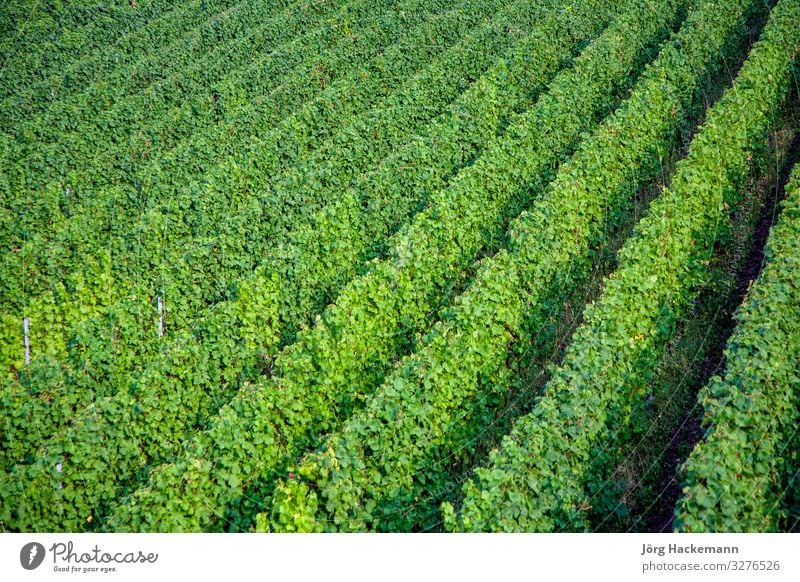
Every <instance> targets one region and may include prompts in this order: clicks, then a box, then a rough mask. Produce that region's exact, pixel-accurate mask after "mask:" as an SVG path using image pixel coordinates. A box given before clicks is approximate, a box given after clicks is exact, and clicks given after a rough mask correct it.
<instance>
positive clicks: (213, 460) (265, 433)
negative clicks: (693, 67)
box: [111, 30, 663, 530]
mask: <svg viewBox="0 0 800 582" xmlns="http://www.w3.org/2000/svg"><path fill="white" fill-rule="evenodd" d="M662 32H663V30H662ZM591 47H592V48H590V49H587V52H585V53H584V54H583V55H582V56H581V57H580V58H579V59H578V60H577V63H576V66H575V68H573V69H569V70H566V71H564V72H563V73H562V74H561V75H559V77H557V79H556V80H554V82H553V83H552V84H551V86H550V89H549V90H548V91H547V92H546V93H545V94H544V95H543V96H542V97H540V99H539V101H538V102H537V104H536V105H535V106H534V108H533V109H531V110H530V111H528V112H526V113H525V114H523V115H521V116H518V117H516V118H514V119H512V120H511V122H510V126H509V128H508V130H507V131H506V132H505V133H504V134H503V135H502V136H501V137H500V138H499V139H497V140H493V141H492V143H491V144H490V145H488V146H487V147H486V148H485V150H484V155H482V156H481V157H480V158H479V159H477V160H476V161H475V163H473V164H472V165H470V166H468V167H467V168H466V169H465V170H463V171H462V172H460V173H459V174H458V175H457V176H456V177H455V178H454V179H453V180H452V181H451V182H450V185H449V187H448V188H446V189H444V190H442V191H439V192H436V193H435V194H434V195H433V196H432V197H431V202H430V205H429V207H428V208H427V209H426V210H424V211H422V212H421V213H419V214H417V215H416V217H415V218H414V220H413V221H412V222H411V223H410V224H408V225H407V226H406V227H404V228H403V229H402V230H401V231H400V233H398V235H397V236H396V237H394V239H393V250H392V253H391V254H390V256H389V257H388V258H387V259H386V260H383V261H380V262H378V263H375V264H373V265H371V270H370V271H369V273H368V274H366V275H365V276H363V277H358V278H356V279H354V280H353V281H352V282H351V283H350V284H349V285H348V286H347V287H346V288H345V290H344V291H343V292H342V294H341V295H340V296H339V298H338V300H337V301H336V303H335V304H334V305H333V306H332V307H330V308H329V309H327V310H325V312H323V314H322V315H321V316H320V317H319V318H318V320H317V323H316V325H315V326H314V327H313V328H312V329H310V330H306V331H302V332H301V333H300V334H299V336H298V341H297V343H295V344H293V345H292V346H290V347H289V348H287V349H286V350H285V351H284V352H283V353H282V354H280V355H279V356H278V358H277V359H276V360H275V362H274V367H273V370H272V378H271V379H261V380H260V381H259V382H257V383H256V384H254V385H253V386H245V387H244V389H243V390H242V391H241V392H240V394H239V395H237V397H236V398H235V399H234V400H233V401H232V403H231V404H230V405H228V406H226V407H225V408H224V409H223V410H222V411H221V414H220V416H219V417H218V418H216V419H213V421H212V422H213V424H212V427H211V429H210V430H209V431H208V432H206V433H204V434H200V435H198V436H197V437H196V439H195V441H194V443H193V444H191V445H189V450H188V454H184V455H183V456H182V458H181V459H180V460H179V461H178V462H177V463H174V464H172V465H167V466H165V467H162V468H160V469H159V470H157V471H156V472H154V473H153V478H152V479H151V483H150V486H148V487H146V488H144V489H142V490H140V491H138V492H137V494H136V495H135V496H134V497H133V498H132V500H131V502H130V503H129V504H126V505H123V506H121V507H120V508H119V509H118V511H117V512H116V514H115V515H114V516H113V517H112V518H111V521H112V522H113V523H114V527H115V528H117V527H120V528H125V529H127V528H131V529H134V530H136V529H142V528H144V529H156V528H165V529H171V528H177V529H196V528H216V529H221V528H225V527H234V528H236V527H247V526H248V525H249V524H251V523H252V520H253V517H254V512H255V511H257V510H258V509H259V507H260V501H259V499H258V498H256V499H252V498H249V494H250V491H251V490H252V488H257V485H258V481H260V480H262V479H266V480H269V479H270V477H271V473H272V471H274V470H276V469H280V468H281V467H282V466H283V465H285V463H286V462H287V460H288V459H289V458H290V457H291V456H294V455H296V454H298V453H299V452H301V451H302V450H303V449H304V448H305V447H307V446H308V445H310V444H311V442H313V440H314V439H316V438H317V436H318V435H320V434H321V433H324V432H325V431H327V430H330V429H332V428H334V427H336V426H337V424H338V422H339V421H340V420H343V419H344V418H346V417H347V416H348V415H349V414H350V412H352V411H353V410H355V409H358V408H359V407H360V406H361V405H362V403H363V400H364V399H365V398H366V397H367V396H368V394H369V393H370V392H371V391H372V389H373V388H374V387H375V385H376V384H378V383H379V382H380V380H381V379H382V376H383V375H384V374H385V373H386V371H387V370H388V369H389V368H390V366H391V365H392V362H394V361H395V360H396V359H397V358H398V357H399V356H401V355H402V354H403V353H404V352H406V351H408V348H409V343H410V342H411V341H413V339H414V336H415V335H416V334H417V333H419V332H422V331H424V330H425V328H426V326H427V325H429V324H430V313H431V312H432V311H433V312H435V310H436V309H437V307H438V305H439V303H440V302H441V301H442V300H446V295H447V294H448V289H450V288H451V286H453V285H458V284H459V282H458V279H459V278H462V277H466V276H468V272H469V270H470V264H471V262H472V260H473V258H474V256H475V254H476V253H477V252H479V251H480V250H481V248H487V247H488V248H491V247H492V246H495V245H498V244H501V243H502V238H503V237H502V233H503V231H504V226H503V222H504V220H505V219H507V218H510V217H511V216H513V214H515V213H516V212H517V211H518V209H519V208H520V207H522V206H525V205H526V204H527V200H528V199H530V198H531V197H533V196H535V195H536V193H537V191H538V188H537V186H536V185H537V184H541V183H543V182H546V181H547V178H548V177H549V175H550V174H551V173H552V172H553V171H554V168H555V167H557V165H558V163H559V161H560V159H562V158H563V157H566V156H567V155H568V154H569V153H570V151H571V150H572V148H573V147H574V146H575V145H576V142H577V140H578V139H579V137H580V135H581V132H582V131H584V130H585V129H586V128H587V127H590V126H591V124H592V123H594V122H595V120H596V119H597V118H598V117H600V116H602V115H603V114H604V113H605V112H606V111H607V109H608V108H609V107H611V106H613V104H614V103H615V102H616V100H617V99H619V97H620V96H619V93H623V92H624V89H625V87H626V84H629V83H632V80H631V79H630V78H629V77H630V76H631V75H632V74H633V77H634V78H635V72H636V71H637V69H639V68H640V67H642V66H643V65H644V62H645V61H646V60H648V58H649V54H648V51H647V50H645V49H644V48H643V47H640V46H622V45H620V44H618V43H612V46H609V45H608V44H607V42H604V43H600V44H597V45H591ZM520 152H525V155H520ZM528 187H530V189H528ZM184 477H185V479H184ZM256 495H260V494H258V493H256Z"/></svg>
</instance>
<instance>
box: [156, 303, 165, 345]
mask: <svg viewBox="0 0 800 582" xmlns="http://www.w3.org/2000/svg"><path fill="white" fill-rule="evenodd" d="M157 301H158V337H161V336H163V335H164V303H163V302H162V301H161V295H159V296H158V298H157Z"/></svg>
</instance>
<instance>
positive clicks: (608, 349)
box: [445, 0, 800, 531]
mask: <svg viewBox="0 0 800 582" xmlns="http://www.w3.org/2000/svg"><path fill="white" fill-rule="evenodd" d="M724 12H725V11H724V10H723V7H722V6H720V7H719V17H720V18H722V17H723V16H722V15H723V14H724ZM798 23H800V2H797V1H796V0H783V1H781V2H779V3H778V5H777V6H776V7H775V8H774V9H773V11H772V13H771V14H770V19H769V21H768V23H767V25H766V28H765V30H764V33H763V35H762V40H760V41H759V42H758V43H757V44H756V45H755V47H754V48H753V50H752V51H751V53H750V55H749V56H748V59H747V61H746V62H745V64H744V66H743V67H742V69H741V71H740V73H739V75H738V76H737V79H736V81H735V84H734V87H733V88H732V89H731V90H729V91H727V92H726V94H725V95H724V96H723V98H722V99H721V100H720V102H719V103H718V104H717V105H715V106H714V107H713V108H712V109H711V110H710V111H709V112H708V117H707V120H706V122H705V123H704V125H703V127H702V128H701V130H700V131H699V133H698V135H697V136H696V137H695V139H694V140H693V142H692V145H691V148H690V151H689V154H688V157H687V158H686V159H685V160H682V161H681V162H680V163H679V164H678V168H677V171H676V175H675V177H674V179H673V181H672V184H671V186H670V187H669V188H668V189H667V190H666V191H665V192H664V193H663V195H662V196H661V197H660V198H659V199H658V200H657V201H655V202H654V203H653V205H652V207H651V209H650V211H649V213H648V216H647V217H645V218H644V219H643V220H642V221H641V222H640V223H639V225H637V228H636V234H635V235H634V236H633V237H632V239H631V240H630V241H628V243H626V245H625V246H624V247H623V249H622V250H621V251H620V253H619V254H620V261H621V265H620V267H619V269H618V270H617V271H616V272H615V273H614V274H613V275H612V276H610V277H609V278H608V280H607V281H606V283H605V288H604V293H603V296H602V298H601V299H600V300H599V301H598V302H597V303H595V304H594V305H590V306H587V308H586V312H585V313H584V318H585V320H586V323H585V324H584V325H582V326H581V328H579V330H578V331H577V332H576V333H575V335H574V336H573V338H572V341H571V344H570V346H569V348H568V351H567V355H566V357H565V360H564V363H563V365H562V366H561V367H559V368H558V369H557V370H555V371H554V372H553V378H552V379H551V381H550V382H549V384H548V387H547V389H546V392H545V395H544V396H543V397H542V398H541V399H540V400H539V401H538V402H537V404H536V407H535V409H534V410H533V412H532V413H531V414H530V415H528V416H526V417H524V418H522V419H521V420H520V421H518V422H517V423H516V425H515V426H514V429H513V431H512V432H511V434H510V435H509V436H507V437H506V438H505V439H504V441H503V446H502V448H501V449H499V450H497V451H495V452H494V453H493V454H492V455H491V459H490V462H489V464H488V466H486V467H485V468H480V469H477V470H476V472H475V476H474V477H473V478H472V479H471V480H470V481H469V482H468V483H467V484H466V485H465V487H464V493H465V499H464V501H463V505H462V507H461V510H460V512H459V514H458V515H456V514H454V513H453V508H452V507H451V506H445V517H446V520H447V523H448V526H449V527H451V528H455V529H463V530H506V531H507V530H514V531H519V530H536V531H545V530H561V529H584V528H586V527H587V526H588V523H587V511H588V510H589V509H590V507H591V496H590V492H591V491H593V490H594V491H597V490H598V489H602V487H603V483H604V482H605V481H606V479H607V472H608V469H609V467H608V466H607V465H608V463H607V461H608V460H609V459H608V458H609V451H610V450H611V448H612V447H611V445H612V444H613V443H614V441H615V440H618V439H624V438H625V430H624V427H625V425H626V422H627V418H628V415H629V413H630V410H631V407H632V405H633V403H634V402H636V401H637V400H638V399H641V398H643V397H646V386H647V383H646V380H647V377H648V375H649V374H650V373H651V372H652V370H653V368H654V366H655V364H656V363H657V362H658V360H659V357H660V355H661V353H662V351H663V346H664V343H665V341H666V340H667V339H668V338H669V337H670V335H671V334H672V332H673V330H674V325H675V321H676V320H677V319H678V318H680V317H681V316H683V315H685V314H686V313H687V312H688V310H689V308H690V305H691V300H692V298H693V296H694V293H695V290H696V289H697V287H698V286H699V285H700V284H701V283H702V281H703V280H704V279H705V278H706V277H707V271H706V269H705V263H706V262H707V259H708V257H709V255H710V253H711V252H712V250H713V244H714V240H715V239H716V237H717V236H718V235H719V232H720V229H724V225H725V223H726V221H727V217H726V214H725V210H726V208H727V207H728V205H731V204H734V203H735V201H736V199H737V196H738V195H739V191H740V187H741V186H742V183H743V181H744V179H745V178H746V176H747V173H748V171H749V170H750V165H751V164H750V162H751V161H752V159H753V153H754V147H755V146H756V144H758V142H759V141H760V140H761V139H763V136H765V134H766V133H767V131H768V130H769V128H770V125H771V123H772V120H773V115H774V113H775V111H776V109H777V108H778V107H779V105H780V104H781V103H782V102H783V100H784V99H785V97H786V95H787V92H788V89H789V86H790V83H791V80H792V65H793V55H794V54H796V51H797V50H798V48H800V26H798Z"/></svg>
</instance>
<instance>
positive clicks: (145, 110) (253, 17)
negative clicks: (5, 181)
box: [4, 3, 424, 200]
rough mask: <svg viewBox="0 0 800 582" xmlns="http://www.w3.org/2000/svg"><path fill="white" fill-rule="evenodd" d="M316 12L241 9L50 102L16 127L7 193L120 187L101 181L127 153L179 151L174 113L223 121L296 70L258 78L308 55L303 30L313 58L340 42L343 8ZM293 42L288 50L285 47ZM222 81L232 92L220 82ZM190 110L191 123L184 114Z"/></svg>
mask: <svg viewBox="0 0 800 582" xmlns="http://www.w3.org/2000/svg"><path fill="white" fill-rule="evenodd" d="M319 6H320V10H318V11H316V12H314V13H308V14H307V13H300V14H298V13H297V12H295V11H293V10H290V9H286V10H283V11H280V12H278V13H277V14H272V9H270V10H264V8H263V7H262V6H259V5H252V6H251V5H250V4H249V3H245V4H244V5H243V6H242V7H240V8H239V9H238V10H235V11H234V10H231V11H227V12H225V13H224V14H223V15H221V16H218V17H215V18H214V19H212V20H210V21H208V22H205V23H203V25H202V26H200V27H199V28H198V29H197V30H196V31H192V33H189V34H187V35H184V36H182V37H181V36H179V37H178V39H177V40H176V42H173V43H171V44H170V45H168V46H166V47H164V48H162V49H159V50H157V51H153V52H152V53H150V54H149V55H148V56H147V58H146V59H144V60H143V61H142V62H138V63H136V64H135V65H133V66H131V67H117V68H115V69H114V71H113V75H108V76H105V77H103V78H102V80H101V81H100V82H99V83H98V84H96V85H93V86H92V87H90V88H89V89H88V90H86V91H84V92H82V93H80V94H79V95H73V96H70V98H69V99H67V100H64V101H60V102H59V103H54V104H52V105H51V106H50V107H49V108H48V110H47V112H46V114H45V115H38V116H36V117H34V118H33V119H30V120H28V121H27V122H26V123H25V124H24V125H23V126H22V127H20V128H19V130H18V134H19V136H20V138H21V139H18V140H17V143H16V144H15V147H13V148H11V149H10V150H9V151H8V152H4V157H5V158H6V159H7V160H9V162H10V163H9V164H8V166H10V168H9V171H10V172H11V173H12V174H11V176H10V178H9V182H10V184H11V187H12V190H13V191H14V192H17V195H18V196H19V195H20V191H22V193H24V194H25V195H27V194H28V193H29V192H31V191H38V190H39V189H40V188H43V187H44V186H45V184H46V183H47V182H48V181H56V182H58V183H59V185H60V187H61V188H62V190H63V188H64V187H70V188H71V189H72V190H73V194H74V197H75V199H76V200H80V198H81V196H82V194H83V192H85V191H90V190H91V189H92V188H95V187H98V186H100V185H102V184H108V183H114V182H116V180H117V178H116V175H115V172H114V171H112V172H109V173H108V174H104V173H102V171H101V169H102V168H107V169H110V168H114V166H115V165H118V164H119V162H116V164H115V163H114V159H115V157H116V156H119V155H120V154H121V153H122V154H123V155H124V153H123V152H126V151H127V152H129V153H128V155H129V156H131V157H134V158H135V159H136V160H137V161H139V162H141V158H142V157H143V155H142V154H143V153H144V157H145V159H146V156H149V155H157V152H158V149H159V146H161V144H162V143H164V144H167V145H168V144H170V143H175V142H176V141H178V140H179V139H181V136H183V137H185V136H186V135H189V134H191V130H189V131H188V132H180V133H176V135H175V137H173V136H172V135H171V134H170V133H165V131H167V130H168V127H166V126H164V125H161V123H162V122H164V121H166V119H165V118H166V117H168V116H169V115H170V114H171V112H172V110H173V109H179V110H182V111H184V115H183V119H182V121H183V123H190V122H192V119H191V118H192V117H195V116H198V117H200V120H202V119H204V118H206V117H207V115H208V114H206V115H203V113H204V110H208V109H209V108H211V109H213V111H214V115H216V116H218V117H220V118H221V117H223V116H227V115H228V112H229V111H231V110H235V104H237V103H238V104H240V105H241V103H243V101H244V97H243V94H246V95H248V96H249V97H250V98H252V97H253V95H259V94H262V93H266V92H268V90H269V89H270V88H271V87H273V86H277V85H278V84H279V83H280V81H281V76H280V74H281V73H285V72H286V71H287V70H291V69H292V68H293V67H294V66H295V64H296V63H295V62H293V61H291V60H290V61H289V62H288V63H286V64H283V63H281V66H280V68H276V70H275V71H271V70H269V69H267V70H262V69H263V68H265V67H264V65H262V64H261V62H262V61H266V64H270V63H271V61H272V60H274V59H281V58H282V57H283V55H282V54H281V53H282V52H283V50H285V47H284V46H283V45H284V44H287V45H289V46H290V47H292V48H294V49H295V50H297V49H298V48H300V49H302V51H303V52H305V51H309V50H310V49H312V46H310V45H311V42H310V41H313V37H311V38H310V39H306V38H304V37H306V36H309V35H308V34H306V33H305V31H306V30H308V29H311V31H312V32H316V33H317V34H323V33H325V34H326V35H327V36H329V37H330V38H326V39H325V43H319V44H321V47H319V44H318V45H317V47H319V48H316V47H315V48H316V50H317V52H309V53H307V54H310V55H316V54H318V52H319V51H320V50H321V49H322V48H324V47H325V46H326V43H332V42H333V41H334V40H336V39H338V38H341V37H342V36H344V35H342V34H341V33H339V34H338V35H337V34H336V31H337V29H339V24H337V23H332V24H331V23H329V19H335V18H337V17H338V18H342V17H343V16H344V15H345V14H347V10H346V9H345V8H341V9H340V10H334V8H336V6H335V4H327V3H325V4H322V5H319ZM278 7H279V5H278V6H275V7H273V8H274V9H277V8H278ZM354 8H358V4H356V5H355V6H354ZM382 8H383V7H382V6H381V5H380V4H378V5H377V6H376V7H375V10H374V11H373V12H370V13H369V17H370V18H375V17H376V16H380V15H381V12H382ZM422 16H424V14H423V15H422ZM291 41H294V43H292V44H293V45H294V46H292V45H291V44H289V43H290V42H291ZM254 54H255V55H261V54H264V55H265V57H266V58H259V59H255V60H254V59H253V55H254ZM298 62H303V61H298ZM167 64H169V65H170V66H166V65H167ZM272 66H273V67H274V65H272ZM154 71H155V72H158V71H162V75H163V77H162V78H153V77H154V76H156V75H154ZM167 71H168V72H169V74H168V75H167V74H166V72H167ZM244 71H251V72H252V73H251V74H252V75H253V76H255V77H256V78H257V79H261V81H260V83H258V84H253V83H254V82H253V81H252V80H250V83H251V85H247V81H248V80H249V79H248V78H247V76H246V74H244ZM226 77H227V78H229V79H232V80H233V81H234V82H235V84H232V83H231V82H230V81H228V83H226V82H225V81H226ZM217 84H220V85H221V87H217ZM226 85H232V87H231V86H226ZM239 85H242V86H241V87H239ZM232 89H233V90H232ZM234 96H236V98H235V99H234V100H233V102H232V103H229V100H230V97H234ZM191 99H194V100H195V102H194V103H192V105H193V107H187V105H189V104H187V103H185V101H187V100H191ZM188 111H191V112H192V115H191V116H190V115H187V114H186V112H188ZM187 118H188V119H187ZM179 119H180V118H179ZM142 124H153V125H154V126H155V127H156V128H160V129H158V130H150V131H146V133H147V134H148V137H149V140H148V141H151V142H152V144H151V145H149V147H145V146H143V145H142V144H139V143H137V141H135V138H134V139H131V137H132V136H131V135H130V134H132V133H133V131H134V130H136V131H137V132H139V131H142V129H146V128H147V125H145V127H144V128H142V127H141V126H142ZM137 145H138V146H139V147H136V146H137ZM161 147H163V146H161ZM87 166H89V167H90V168H92V169H91V170H89V168H87ZM126 169H127V168H126ZM128 171H130V169H128Z"/></svg>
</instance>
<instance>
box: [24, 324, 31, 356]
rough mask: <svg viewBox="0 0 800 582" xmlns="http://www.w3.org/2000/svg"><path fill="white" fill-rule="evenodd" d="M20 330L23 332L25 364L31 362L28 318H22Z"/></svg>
mask: <svg viewBox="0 0 800 582" xmlns="http://www.w3.org/2000/svg"><path fill="white" fill-rule="evenodd" d="M22 331H23V334H24V338H23V341H24V342H25V365H26V366H27V365H29V364H30V363H31V340H30V339H29V338H28V318H27V317H26V318H24V319H23V320H22Z"/></svg>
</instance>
